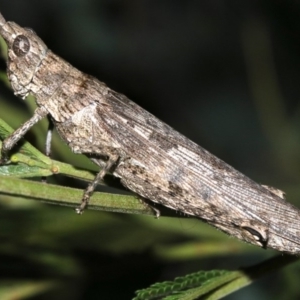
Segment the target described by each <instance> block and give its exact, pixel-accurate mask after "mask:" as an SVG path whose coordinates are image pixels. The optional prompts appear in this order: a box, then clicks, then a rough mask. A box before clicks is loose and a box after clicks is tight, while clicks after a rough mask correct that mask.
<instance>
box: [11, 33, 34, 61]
mask: <svg viewBox="0 0 300 300" xmlns="http://www.w3.org/2000/svg"><path fill="white" fill-rule="evenodd" d="M12 49H13V51H14V53H15V54H16V55H17V56H24V55H26V53H28V51H29V49H30V42H29V39H28V38H27V37H26V36H25V35H23V34H21V35H18V36H17V37H16V38H15V40H14V42H13V45H12Z"/></svg>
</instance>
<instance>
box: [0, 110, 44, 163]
mask: <svg viewBox="0 0 300 300" xmlns="http://www.w3.org/2000/svg"><path fill="white" fill-rule="evenodd" d="M47 114H48V111H47V110H46V109H45V108H43V107H38V108H37V109H36V110H35V112H34V114H33V116H32V117H31V118H30V119H29V120H28V121H27V122H25V123H24V124H23V125H22V126H21V127H19V128H18V129H17V130H16V131H14V132H13V133H12V134H11V135H10V136H9V137H7V138H6V139H5V140H4V141H3V143H2V149H1V159H0V165H3V164H5V163H6V162H7V161H8V157H7V153H8V151H9V150H11V149H12V148H13V147H14V146H15V145H16V143H17V142H18V141H19V140H20V139H21V138H22V137H23V136H24V135H25V133H26V132H27V131H28V130H29V129H30V128H31V127H32V126H33V125H34V124H36V123H37V122H38V121H40V120H42V119H43V118H45V117H46V116H47Z"/></svg>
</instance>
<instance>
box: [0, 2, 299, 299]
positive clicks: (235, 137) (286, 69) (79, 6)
mask: <svg viewBox="0 0 300 300" xmlns="http://www.w3.org/2000/svg"><path fill="white" fill-rule="evenodd" d="M0 11H1V13H2V14H3V16H4V17H5V18H6V19H7V20H10V21H14V22H16V23H18V24H19V25H21V26H26V27H30V28H32V29H34V30H35V31H36V32H37V34H38V35H39V36H40V37H41V38H42V39H43V40H44V42H45V43H46V44H47V45H48V47H49V48H50V49H51V50H53V51H54V52H55V53H56V54H58V55H60V56H61V57H63V58H64V59H66V60H67V61H69V62H70V63H71V64H73V65H74V66H76V67H77V68H79V69H80V70H82V71H84V72H86V73H89V74H92V75H94V76H95V77H97V78H98V79H100V80H101V81H104V82H105V83H107V85H108V86H109V87H111V88H113V89H115V90H117V91H118V92H121V93H124V94H126V95H127V96H128V97H129V98H130V99H132V100H133V101H135V102H136V103H138V104H139V105H141V106H142V107H144V108H145V109H146V110H148V111H150V112H151V113H153V114H154V115H155V116H157V117H159V118H160V119H162V120H163V121H165V122H166V123H168V124H169V125H171V126H172V127H174V128H175V129H176V130H178V131H179V132H181V133H183V134H184V135H186V136H187V137H189V138H190V139H191V140H193V141H195V142H197V143H198V144H200V145H201V146H203V147H204V148H206V149H207V150H209V151H210V152H212V153H213V154H215V155H216V156H218V157H219V158H221V159H223V160H225V161H226V162H227V163H229V164H230V165H232V166H234V167H235V168H236V169H238V170H239V171H241V172H243V173H244V174H246V175H248V176H249V177H251V178H252V179H254V180H256V181H258V182H260V183H263V184H267V185H271V186H276V187H277V188H280V189H282V190H284V191H286V193H287V199H288V200H289V201H290V202H292V203H294V204H295V205H297V206H299V207H300V188H299V183H300V164H299V159H300V105H299V104H300V102H299V94H300V85H299V79H300V55H299V53H300V42H299V41H300V39H299V38H300V3H299V1H296V0H294V1H292V0H286V1H279V0H278V1H266V0H264V1H253V0H244V1H240V2H239V1H211V0H210V1H178V0H172V1H171V0H169V1H165V0H152V1H145V0H135V1H120V0H72V1H71V0H59V1H57V0H51V1H34V0H32V1H30V0H28V1H24V0H10V1H1V3H0ZM1 69H2V70H4V69H5V63H4V61H3V60H2V61H1ZM0 99H1V106H0V117H1V118H3V119H4V120H6V121H7V122H8V123H9V124H10V125H11V126H13V127H14V128H17V127H18V126H19V125H20V124H21V123H22V122H24V121H25V120H26V119H28V117H29V115H30V113H29V112H28V111H27V109H26V106H25V105H24V103H21V102H20V100H18V99H16V98H15V97H14V96H13V95H12V93H11V91H10V90H9V89H8V88H7V87H6V85H5V84H4V83H1V85H0ZM1 107H2V108H1ZM6 107H10V108H12V107H13V108H18V109H22V111H23V112H24V114H23V116H22V117H21V118H17V117H16V116H14V115H11V113H8V111H10V112H11V110H9V108H7V110H6V109H4V108H6ZM44 138H45V137H44V136H41V137H33V136H31V139H32V140H31V142H33V143H35V144H36V145H38V146H39V145H41V144H42V143H43V141H44ZM29 139H30V137H29ZM54 157H56V158H58V159H59V158H60V157H63V156H61V154H60V149H59V147H57V148H56V149H55V152H54ZM72 159H73V158H72ZM72 159H70V161H69V162H71V163H73V164H75V165H76V163H78V161H79V160H80V158H78V161H77V160H76V161H73V160H72ZM84 163H85V161H84ZM83 187H84V185H83ZM1 203H2V207H3V208H2V209H1V211H0V241H1V242H0V278H1V279H2V281H3V282H10V283H11V285H12V286H14V285H15V286H16V287H18V288H20V286H22V284H25V283H26V281H28V283H32V284H34V283H36V282H37V281H38V280H50V279H51V280H55V283H56V285H55V288H54V289H53V290H51V289H50V292H49V291H48V290H47V292H45V293H44V294H43V296H41V295H40V294H39V295H38V296H32V295H33V294H34V292H33V293H32V295H31V296H30V297H31V298H30V299H54V298H55V299H131V298H132V297H133V295H134V294H133V292H134V291H135V290H137V289H141V288H144V287H147V286H149V285H150V284H151V283H154V282H157V281H163V280H171V279H173V278H174V277H176V276H183V275H185V274H187V273H189V272H195V271H198V270H202V269H203V270H210V269H236V268H239V267H242V266H249V265H251V264H254V263H257V262H260V261H263V260H264V259H266V258H267V257H270V256H272V255H274V254H275V252H272V251H269V250H268V251H264V250H260V249H257V248H256V247H252V246H249V245H245V244H243V243H241V242H238V241H235V240H234V239H232V238H229V237H227V236H225V235H223V234H221V233H219V232H217V231H216V230H215V229H211V228H210V227H208V226H206V225H204V224H202V223H201V222H199V221H197V220H185V219H184V220H182V219H167V218H165V219H163V218H162V219H160V220H158V221H157V220H155V219H152V218H149V217H143V216H131V215H121V214H111V213H101V212H91V211H87V212H86V213H85V214H84V215H83V216H82V217H80V218H79V217H78V216H76V215H75V214H74V213H73V211H72V210H71V209H68V208H61V207H52V206H47V205H42V204H38V203H36V202H33V201H32V203H31V201H28V202H26V203H24V201H23V202H22V201H16V200H12V199H9V198H8V197H5V198H3V199H2V200H1ZM181 246H182V247H183V248H184V246H186V247H188V246H189V247H190V248H188V249H189V251H187V252H182V253H181V252H180V253H181V254H177V256H176V255H174V253H175V252H176V251H175V250H176V249H181V248H180V247H181ZM177 247H179V248H177ZM185 249H186V248H185ZM205 249H206V250H205ZM207 249H209V250H207ZM172 250H174V251H173V252H172ZM168 251H169V252H168ZM191 253H193V255H192V254H191ZM298 266H299V264H297V263H296V264H293V265H291V266H290V267H288V268H286V269H285V270H282V271H280V272H278V273H276V274H274V275H272V276H269V277H268V278H266V279H264V280H261V281H259V282H257V283H255V284H254V285H252V286H250V287H248V288H245V289H243V290H242V291H239V292H237V293H235V294H233V295H230V296H228V297H227V298H226V299H254V297H255V299H299V296H300V290H299V284H298V277H299V271H300V270H299V267H298ZM18 282H19V284H18ZM24 282H25V283H24ZM57 283H59V284H58V285H57ZM270 285H272V289H270ZM2 286H3V284H2ZM0 290H1V282H0ZM33 290H34V288H33Z"/></svg>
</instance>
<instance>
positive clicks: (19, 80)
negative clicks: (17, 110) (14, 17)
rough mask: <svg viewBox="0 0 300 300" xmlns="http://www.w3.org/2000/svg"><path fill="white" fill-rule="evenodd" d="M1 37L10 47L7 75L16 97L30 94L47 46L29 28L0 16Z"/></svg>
mask: <svg viewBox="0 0 300 300" xmlns="http://www.w3.org/2000/svg"><path fill="white" fill-rule="evenodd" d="M0 35H1V36H2V37H3V38H4V40H5V41H6V43H7V47H8V61H7V73H8V77H9V80H10V83H11V86H12V88H13V90H14V92H15V94H16V95H18V96H20V97H22V98H23V99H24V98H25V97H26V96H27V95H28V93H29V92H30V86H31V80H32V78H33V76H34V74H35V72H36V71H37V70H38V68H39V65H40V64H41V62H42V60H43V58H44V57H45V56H46V53H47V46H46V45H45V44H44V42H43V41H42V40H41V39H40V38H39V37H38V36H37V35H36V34H35V32H34V31H33V30H31V29H29V28H22V27H20V26H19V25H18V24H16V23H14V22H6V21H5V20H4V18H3V17H2V15H1V14H0Z"/></svg>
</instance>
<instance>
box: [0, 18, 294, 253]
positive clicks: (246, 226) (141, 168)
mask: <svg viewBox="0 0 300 300" xmlns="http://www.w3.org/2000/svg"><path fill="white" fill-rule="evenodd" d="M0 35H1V36H3V38H4V39H5V40H6V42H7V44H8V56H9V60H8V76H9V79H10V81H11V84H12V88H13V90H14V92H15V94H16V95H18V96H21V97H22V98H25V97H26V96H27V95H28V94H29V93H30V94H33V95H34V96H35V97H36V102H37V104H38V106H39V108H38V109H37V111H36V112H35V114H34V116H33V117H32V119H30V120H29V121H28V122H27V123H25V124H24V125H23V126H22V127H20V128H19V129H18V130H17V131H16V132H15V133H14V134H13V135H12V136H11V137H9V138H7V139H6V140H5V141H4V143H3V149H2V163H4V159H3V157H5V154H6V152H7V151H8V150H10V149H11V148H12V147H13V146H14V144H15V143H16V142H17V141H18V140H19V139H20V138H21V136H22V135H23V134H24V133H25V132H26V131H27V130H28V129H29V128H30V127H31V126H32V125H33V124H34V123H36V122H37V121H39V120H40V119H42V118H44V117H45V116H47V115H50V116H51V118H52V120H53V122H54V125H55V127H56V129H57V131H58V133H59V134H60V136H61V138H62V139H63V140H64V141H65V142H66V143H67V144H68V145H69V146H70V148H71V149H72V151H73V152H75V153H83V154H85V155H87V156H88V157H90V158H91V159H92V160H93V161H94V162H95V163H96V164H98V165H99V166H100V167H102V168H103V169H102V170H101V171H100V173H99V174H98V175H97V178H96V179H95V181H94V182H93V183H92V185H90V186H89V187H88V189H87V190H86V192H85V194H84V197H83V202H84V203H85V204H84V205H82V206H81V208H80V209H79V212H81V211H82V209H83V208H84V206H85V205H86V203H87V202H88V198H89V196H90V195H91V194H92V192H93V189H94V187H95V185H96V184H97V181H98V180H99V179H101V178H103V176H104V175H105V173H106V172H107V171H111V172H112V173H113V175H115V176H116V177H119V178H120V179H121V182H122V183H123V185H124V186H126V187H127V188H128V189H130V190H132V191H133V192H135V193H137V194H138V195H140V196H142V197H144V198H146V199H150V200H151V201H153V202H157V203H160V204H162V205H164V206H167V207H169V208H172V209H175V210H178V211H180V212H183V213H185V214H188V215H191V216H196V217H199V218H200V219H202V220H204V221H206V222H208V223H209V224H211V225H213V226H215V227H217V228H219V229H221V230H222V231H224V232H226V233H228V234H229V235H232V236H235V237H237V238H239V239H241V240H244V241H247V242H249V243H252V244H255V245H258V246H261V247H263V248H268V247H270V248H274V249H277V250H279V251H284V252H287V253H291V254H297V253H299V252H300V213H299V210H298V209H297V208H295V207H294V206H292V205H291V204H289V203H288V202H286V201H285V199H284V198H283V196H282V193H280V191H277V190H276V189H274V188H268V187H266V186H262V185H260V184H258V183H256V182H254V181H252V180H251V179H249V178H248V177H246V176H244V175H243V174H241V173H239V172H238V171H236V170H235V169H234V168H232V167H231V166H229V165H227V164H226V163H224V162H223V161H222V160H220V159H218V158H217V157H215V156H214V155H212V154H210V153H209V152H208V151H206V150H204V149H203V148H201V147H200V146H198V145H197V144H195V143H193V142H192V141H190V140H189V139H187V138H186V137H184V136H183V135H181V134H179V133H178V132H176V131H175V130H174V129H172V128H171V127H169V126H168V125H166V124H165V123H163V122H161V121H160V120H158V119H157V118H156V117H154V116H153V115H151V114H150V113H148V112H147V111H145V110H144V109H142V108H141V107H139V106H138V105H137V104H135V103H134V102H132V101H130V100H129V99H128V98H127V97H126V96H124V95H122V94H119V93H117V92H115V91H113V90H111V89H110V88H108V87H107V86H106V85H105V84H104V83H102V82H100V81H98V80H97V79H95V78H93V77H91V76H89V75H86V74H84V73H82V72H80V71H79V70H77V69H76V68H74V67H73V66H71V65H70V64H69V63H67V62H66V61H64V60H63V59H61V58H60V57H58V56H56V55H55V54H54V53H53V52H51V51H50V50H48V48H47V47H46V45H45V44H44V43H43V42H42V41H41V40H40V39H39V37H38V36H37V35H36V34H35V33H34V32H33V31H31V30H28V29H25V28H22V27H20V26H18V25H17V24H15V23H13V22H6V21H5V20H4V18H3V17H2V16H1V15H0Z"/></svg>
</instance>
